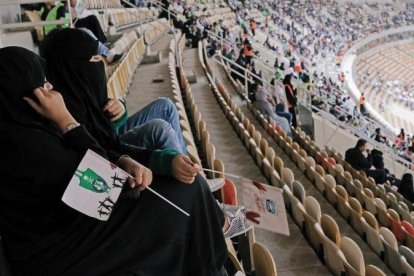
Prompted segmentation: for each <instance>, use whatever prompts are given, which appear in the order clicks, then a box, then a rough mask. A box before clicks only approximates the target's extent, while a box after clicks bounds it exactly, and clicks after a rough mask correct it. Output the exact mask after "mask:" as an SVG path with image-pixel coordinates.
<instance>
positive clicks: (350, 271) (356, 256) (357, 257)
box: [340, 237, 365, 276]
mask: <svg viewBox="0 0 414 276" xmlns="http://www.w3.org/2000/svg"><path fill="white" fill-rule="evenodd" d="M340 249H341V251H342V253H343V256H344V257H345V258H344V260H343V261H344V267H345V273H346V275H352V276H354V275H355V276H357V275H359V276H363V275H365V261H364V255H363V254H362V251H361V249H360V248H359V246H358V244H357V243H356V242H355V241H354V240H352V239H350V238H348V237H343V238H342V239H341V245H340Z"/></svg>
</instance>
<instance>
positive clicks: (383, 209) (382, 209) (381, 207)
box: [375, 197, 390, 227]
mask: <svg viewBox="0 0 414 276" xmlns="http://www.w3.org/2000/svg"><path fill="white" fill-rule="evenodd" d="M375 203H376V205H377V217H378V223H379V224H380V225H381V226H384V227H389V225H390V221H389V219H388V210H387V205H385V203H384V201H383V200H382V199H381V198H378V197H376V198H375Z"/></svg>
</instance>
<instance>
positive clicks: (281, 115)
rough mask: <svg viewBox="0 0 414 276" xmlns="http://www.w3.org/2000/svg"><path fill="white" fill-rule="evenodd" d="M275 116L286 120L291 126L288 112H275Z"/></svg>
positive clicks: (290, 115) (290, 116)
mask: <svg viewBox="0 0 414 276" xmlns="http://www.w3.org/2000/svg"><path fill="white" fill-rule="evenodd" d="M276 114H277V116H279V117H283V118H286V120H288V122H289V125H291V124H292V114H290V113H289V112H280V111H276Z"/></svg>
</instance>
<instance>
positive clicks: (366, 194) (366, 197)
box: [362, 188, 377, 216]
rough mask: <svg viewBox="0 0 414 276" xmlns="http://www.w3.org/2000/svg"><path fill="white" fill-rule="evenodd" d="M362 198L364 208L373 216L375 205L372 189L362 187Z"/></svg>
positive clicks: (375, 212)
mask: <svg viewBox="0 0 414 276" xmlns="http://www.w3.org/2000/svg"><path fill="white" fill-rule="evenodd" d="M362 198H363V201H364V205H365V209H366V210H367V211H368V212H370V213H371V214H373V215H374V216H375V215H376V214H377V205H376V203H375V197H374V194H373V193H372V191H371V190H370V189H368V188H364V190H363V191H362Z"/></svg>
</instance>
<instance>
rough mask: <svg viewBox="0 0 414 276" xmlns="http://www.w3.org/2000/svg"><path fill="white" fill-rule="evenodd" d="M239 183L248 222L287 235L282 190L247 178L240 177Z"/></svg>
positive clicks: (287, 227) (287, 229)
mask: <svg viewBox="0 0 414 276" xmlns="http://www.w3.org/2000/svg"><path fill="white" fill-rule="evenodd" d="M240 184H241V185H242V189H243V205H244V207H245V208H246V217H247V221H248V223H249V224H250V225H253V226H255V227H258V228H261V229H264V230H268V231H271V232H275V233H279V234H283V235H286V236H289V225H288V222H287V216H286V209H285V203H284V200H283V194H282V192H283V190H282V189H279V188H277V187H273V186H269V185H265V184H262V183H258V182H254V181H252V180H248V179H241V180H240Z"/></svg>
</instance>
